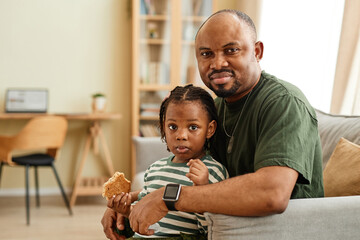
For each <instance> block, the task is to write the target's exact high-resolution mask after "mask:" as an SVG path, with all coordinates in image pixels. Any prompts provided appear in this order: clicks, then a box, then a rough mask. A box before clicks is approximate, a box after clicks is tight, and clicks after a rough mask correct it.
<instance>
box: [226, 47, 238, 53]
mask: <svg viewBox="0 0 360 240" xmlns="http://www.w3.org/2000/svg"><path fill="white" fill-rule="evenodd" d="M238 51H239V49H238V48H227V49H225V53H230V54H232V53H236V52H238Z"/></svg>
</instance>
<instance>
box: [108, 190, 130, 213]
mask: <svg viewBox="0 0 360 240" xmlns="http://www.w3.org/2000/svg"><path fill="white" fill-rule="evenodd" d="M131 202H132V201H131V194H129V193H121V194H119V195H115V196H113V197H112V198H111V199H109V200H108V202H107V207H108V208H111V209H112V210H114V211H115V212H117V213H120V214H122V215H123V216H125V217H129V214H130V211H131Z"/></svg>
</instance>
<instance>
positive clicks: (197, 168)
mask: <svg viewBox="0 0 360 240" xmlns="http://www.w3.org/2000/svg"><path fill="white" fill-rule="evenodd" d="M187 165H188V166H189V173H187V174H186V177H188V178H189V179H190V180H191V181H192V182H193V183H194V186H197V185H205V184H208V183H209V170H208V168H207V167H206V165H205V164H204V163H203V162H202V161H201V160H200V159H191V160H190V161H189V162H188V163H187Z"/></svg>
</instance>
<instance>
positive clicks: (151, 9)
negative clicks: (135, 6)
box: [140, 0, 155, 15]
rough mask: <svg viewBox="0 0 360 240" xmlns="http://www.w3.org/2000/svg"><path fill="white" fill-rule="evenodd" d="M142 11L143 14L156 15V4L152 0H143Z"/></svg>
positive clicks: (141, 3)
mask: <svg viewBox="0 0 360 240" xmlns="http://www.w3.org/2000/svg"><path fill="white" fill-rule="evenodd" d="M140 5H141V6H140V13H141V14H145V15H147V14H149V15H154V14H155V6H154V2H153V1H151V0H141V2H140Z"/></svg>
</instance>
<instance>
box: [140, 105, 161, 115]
mask: <svg viewBox="0 0 360 240" xmlns="http://www.w3.org/2000/svg"><path fill="white" fill-rule="evenodd" d="M159 113H160V104H157V103H142V104H140V115H141V116H143V117H158V116H159Z"/></svg>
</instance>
